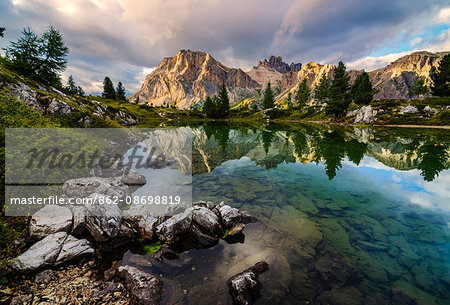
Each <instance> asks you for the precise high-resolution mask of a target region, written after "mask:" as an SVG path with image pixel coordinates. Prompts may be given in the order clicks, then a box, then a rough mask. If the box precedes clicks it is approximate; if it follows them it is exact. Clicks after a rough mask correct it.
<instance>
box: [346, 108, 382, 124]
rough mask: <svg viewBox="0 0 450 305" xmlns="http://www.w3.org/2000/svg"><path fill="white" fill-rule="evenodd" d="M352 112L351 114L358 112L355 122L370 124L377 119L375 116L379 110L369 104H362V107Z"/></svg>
mask: <svg viewBox="0 0 450 305" xmlns="http://www.w3.org/2000/svg"><path fill="white" fill-rule="evenodd" d="M350 114H351V115H355V114H356V117H355V124H358V123H366V124H370V123H373V122H374V121H375V120H376V118H375V116H376V115H377V111H376V110H374V109H373V108H372V106H370V105H369V106H362V107H361V109H359V110H355V111H352V112H351V113H350Z"/></svg>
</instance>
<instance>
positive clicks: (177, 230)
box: [156, 208, 194, 244]
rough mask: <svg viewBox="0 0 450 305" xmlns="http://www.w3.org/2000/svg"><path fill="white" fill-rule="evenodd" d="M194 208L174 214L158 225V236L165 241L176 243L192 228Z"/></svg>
mask: <svg viewBox="0 0 450 305" xmlns="http://www.w3.org/2000/svg"><path fill="white" fill-rule="evenodd" d="M193 211H194V208H187V209H186V210H185V211H184V212H183V213H180V214H177V215H174V216H172V217H170V218H169V219H167V220H166V221H164V222H163V223H161V224H160V225H159V226H157V227H156V234H157V235H158V238H159V239H160V240H161V241H162V242H165V243H168V244H174V243H175V242H177V241H178V240H179V239H180V238H181V237H183V236H184V235H185V234H186V233H187V232H188V231H189V229H190V228H191V224H192V214H193Z"/></svg>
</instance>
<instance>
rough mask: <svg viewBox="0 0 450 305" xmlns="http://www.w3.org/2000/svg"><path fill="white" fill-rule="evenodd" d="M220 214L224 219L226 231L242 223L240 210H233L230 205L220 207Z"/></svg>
mask: <svg viewBox="0 0 450 305" xmlns="http://www.w3.org/2000/svg"><path fill="white" fill-rule="evenodd" d="M218 207H219V209H218V210H219V213H220V216H221V218H222V223H223V225H224V227H225V229H228V230H229V229H231V228H232V227H233V226H234V225H236V224H238V223H240V222H241V221H242V216H241V214H239V210H238V209H236V208H232V207H230V206H229V205H223V206H220V205H219V206H218Z"/></svg>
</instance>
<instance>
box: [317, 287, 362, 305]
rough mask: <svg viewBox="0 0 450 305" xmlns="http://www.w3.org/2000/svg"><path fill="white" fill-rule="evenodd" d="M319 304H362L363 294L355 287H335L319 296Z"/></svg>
mask: <svg viewBox="0 0 450 305" xmlns="http://www.w3.org/2000/svg"><path fill="white" fill-rule="evenodd" d="M317 301H318V303H319V304H323V305H360V304H361V305H362V304H365V302H364V301H363V295H362V293H361V291H359V290H358V289H356V288H355V287H341V288H333V289H332V290H330V291H324V292H323V293H322V294H321V295H320V296H319V297H318V298H317Z"/></svg>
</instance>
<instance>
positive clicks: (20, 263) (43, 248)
mask: <svg viewBox="0 0 450 305" xmlns="http://www.w3.org/2000/svg"><path fill="white" fill-rule="evenodd" d="M66 238H67V233H65V232H58V233H54V234H50V235H48V236H47V237H45V238H44V239H42V240H40V241H38V242H37V243H35V244H34V245H32V246H31V247H30V248H29V249H28V250H27V251H25V252H24V253H22V254H21V255H20V256H18V257H17V258H15V259H14V260H13V263H12V267H13V268H14V269H16V270H18V271H21V272H33V271H36V270H38V269H41V268H43V267H47V266H51V265H53V263H54V262H55V261H56V258H57V257H58V255H59V252H60V250H61V247H62V245H63V243H64V241H65V240H66Z"/></svg>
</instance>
